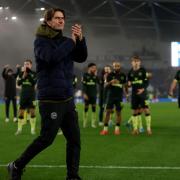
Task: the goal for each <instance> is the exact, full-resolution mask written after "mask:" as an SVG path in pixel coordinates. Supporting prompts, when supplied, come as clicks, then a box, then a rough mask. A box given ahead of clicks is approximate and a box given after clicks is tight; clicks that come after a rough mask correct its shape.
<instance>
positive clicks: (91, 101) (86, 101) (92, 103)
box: [84, 97, 96, 106]
mask: <svg viewBox="0 0 180 180" xmlns="http://www.w3.org/2000/svg"><path fill="white" fill-rule="evenodd" d="M84 103H85V105H86V106H88V105H89V104H91V105H95V104H96V97H89V99H88V100H86V99H85V100H84Z"/></svg>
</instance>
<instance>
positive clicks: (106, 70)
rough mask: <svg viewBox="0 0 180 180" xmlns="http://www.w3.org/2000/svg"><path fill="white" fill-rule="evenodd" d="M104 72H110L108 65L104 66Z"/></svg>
mask: <svg viewBox="0 0 180 180" xmlns="http://www.w3.org/2000/svg"><path fill="white" fill-rule="evenodd" d="M104 72H105V73H108V74H109V73H110V72H111V68H110V67H109V66H105V67H104Z"/></svg>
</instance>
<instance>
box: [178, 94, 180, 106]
mask: <svg viewBox="0 0 180 180" xmlns="http://www.w3.org/2000/svg"><path fill="white" fill-rule="evenodd" d="M178 107H179V108H180V96H178Z"/></svg>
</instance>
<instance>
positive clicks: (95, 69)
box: [89, 66, 97, 74]
mask: <svg viewBox="0 0 180 180" xmlns="http://www.w3.org/2000/svg"><path fill="white" fill-rule="evenodd" d="M96 71H97V67H96V66H91V67H90V68H89V72H90V73H92V74H96Z"/></svg>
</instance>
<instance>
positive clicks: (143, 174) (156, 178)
mask: <svg viewBox="0 0 180 180" xmlns="http://www.w3.org/2000/svg"><path fill="white" fill-rule="evenodd" d="M0 109H1V110H0V111H1V113H0V180H8V176H7V171H6V167H5V165H6V164H7V163H8V162H10V161H12V160H14V159H16V158H17V157H18V156H19V155H20V153H22V152H23V150H24V149H25V148H26V147H27V145H28V144H30V143H31V142H32V140H33V139H34V138H35V137H36V136H32V135H30V125H29V124H27V125H25V126H24V128H23V133H22V134H21V135H19V136H15V135H14V133H15V131H16V128H17V124H16V123H13V122H12V120H11V121H10V122H9V123H5V121H4V120H5V115H4V106H3V105H1V106H0ZM77 109H78V112H79V121H80V127H81V142H82V151H81V162H80V165H81V166H80V175H81V176H82V179H83V180H179V179H180V109H178V108H177V104H176V103H156V104H151V112H152V131H153V135H152V136H147V135H146V133H143V134H141V135H139V136H132V135H131V134H130V133H129V132H128V130H127V129H126V128H125V127H124V126H123V125H122V126H121V131H122V134H121V135H120V136H115V135H113V130H114V129H113V127H111V128H110V134H109V135H108V136H100V135H99V132H100V130H101V129H102V127H98V128H96V129H92V128H91V127H90V122H89V127H88V128H86V129H83V128H82V115H83V106H82V104H78V105H77ZM37 114H38V113H37ZM130 115H131V110H130V107H129V104H125V106H124V109H123V112H122V116H123V122H125V121H126V120H127V119H128V118H129V117H130ZM37 117H38V126H37V131H38V133H39V129H40V127H39V124H40V123H39V122H40V120H39V116H37ZM123 122H122V124H123ZM143 122H144V121H143ZM144 126H145V123H144ZM38 133H37V134H38ZM28 165H29V166H27V167H26V171H25V172H24V174H23V177H22V180H64V179H65V177H66V168H65V167H64V165H65V139H64V137H63V136H57V137H56V139H55V141H54V143H53V145H51V146H50V147H49V148H47V149H46V150H44V151H43V152H41V153H40V154H39V155H38V156H36V157H35V158H34V159H33V160H32V161H31V162H30V163H29V164H28ZM37 165H38V167H37ZM48 165H49V166H48ZM50 166H51V167H50ZM58 166H60V167H58Z"/></svg>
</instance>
